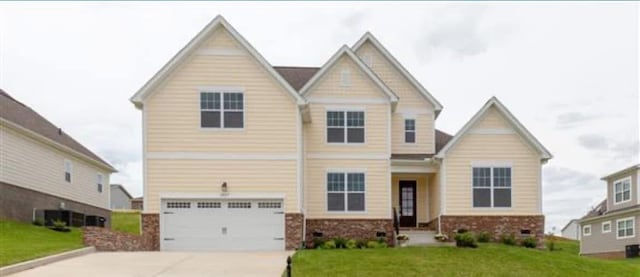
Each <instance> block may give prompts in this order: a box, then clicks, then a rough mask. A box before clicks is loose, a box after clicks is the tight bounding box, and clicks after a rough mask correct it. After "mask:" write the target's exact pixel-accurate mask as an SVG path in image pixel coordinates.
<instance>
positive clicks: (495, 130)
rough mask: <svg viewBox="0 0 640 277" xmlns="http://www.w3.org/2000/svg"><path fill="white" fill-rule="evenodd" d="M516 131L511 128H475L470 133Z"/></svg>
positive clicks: (497, 133)
mask: <svg viewBox="0 0 640 277" xmlns="http://www.w3.org/2000/svg"><path fill="white" fill-rule="evenodd" d="M515 133H516V132H515V131H514V130H513V129H511V128H473V129H471V130H469V134H476V135H511V134H515Z"/></svg>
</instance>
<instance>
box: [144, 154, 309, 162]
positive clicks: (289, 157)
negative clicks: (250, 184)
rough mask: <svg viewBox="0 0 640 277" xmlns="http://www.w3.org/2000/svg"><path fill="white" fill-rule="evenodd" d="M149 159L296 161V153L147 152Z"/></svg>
mask: <svg viewBox="0 0 640 277" xmlns="http://www.w3.org/2000/svg"><path fill="white" fill-rule="evenodd" d="M146 159H149V160H162V159H167V160H240V161H241V160H264V161H296V160H297V155H296V153H289V154H263V153H216V152H147V153H146Z"/></svg>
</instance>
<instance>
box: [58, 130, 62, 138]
mask: <svg viewBox="0 0 640 277" xmlns="http://www.w3.org/2000/svg"><path fill="white" fill-rule="evenodd" d="M58 135H60V136H62V128H58Z"/></svg>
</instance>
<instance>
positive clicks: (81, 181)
mask: <svg viewBox="0 0 640 277" xmlns="http://www.w3.org/2000/svg"><path fill="white" fill-rule="evenodd" d="M65 160H69V161H71V163H72V166H73V168H72V171H71V183H68V182H66V181H65V179H64V173H65V167H64V161H65ZM98 173H101V174H102V175H103V176H104V177H103V178H104V179H103V184H102V193H100V192H98V187H97V178H98V177H97V175H98ZM0 181H2V182H5V183H8V184H12V185H15V186H19V187H24V188H27V189H32V190H35V191H39V192H43V193H47V194H51V195H55V196H58V197H62V198H67V199H70V200H74V201H78V202H80V203H85V204H88V205H92V206H96V207H100V208H104V209H109V172H106V171H104V169H101V168H98V167H96V166H94V165H92V164H90V163H89V162H87V161H84V160H82V159H79V158H77V157H76V156H75V155H72V154H70V153H67V152H63V151H60V150H58V149H56V148H54V147H52V146H50V145H48V144H45V143H43V142H40V141H38V140H35V139H33V138H32V137H30V136H26V135H24V134H23V133H21V131H18V130H16V129H13V128H11V127H8V126H6V125H0Z"/></svg>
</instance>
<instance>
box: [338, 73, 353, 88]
mask: <svg viewBox="0 0 640 277" xmlns="http://www.w3.org/2000/svg"><path fill="white" fill-rule="evenodd" d="M340 85H342V86H343V87H348V86H350V85H351V72H350V71H349V69H343V70H342V72H341V73H340Z"/></svg>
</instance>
